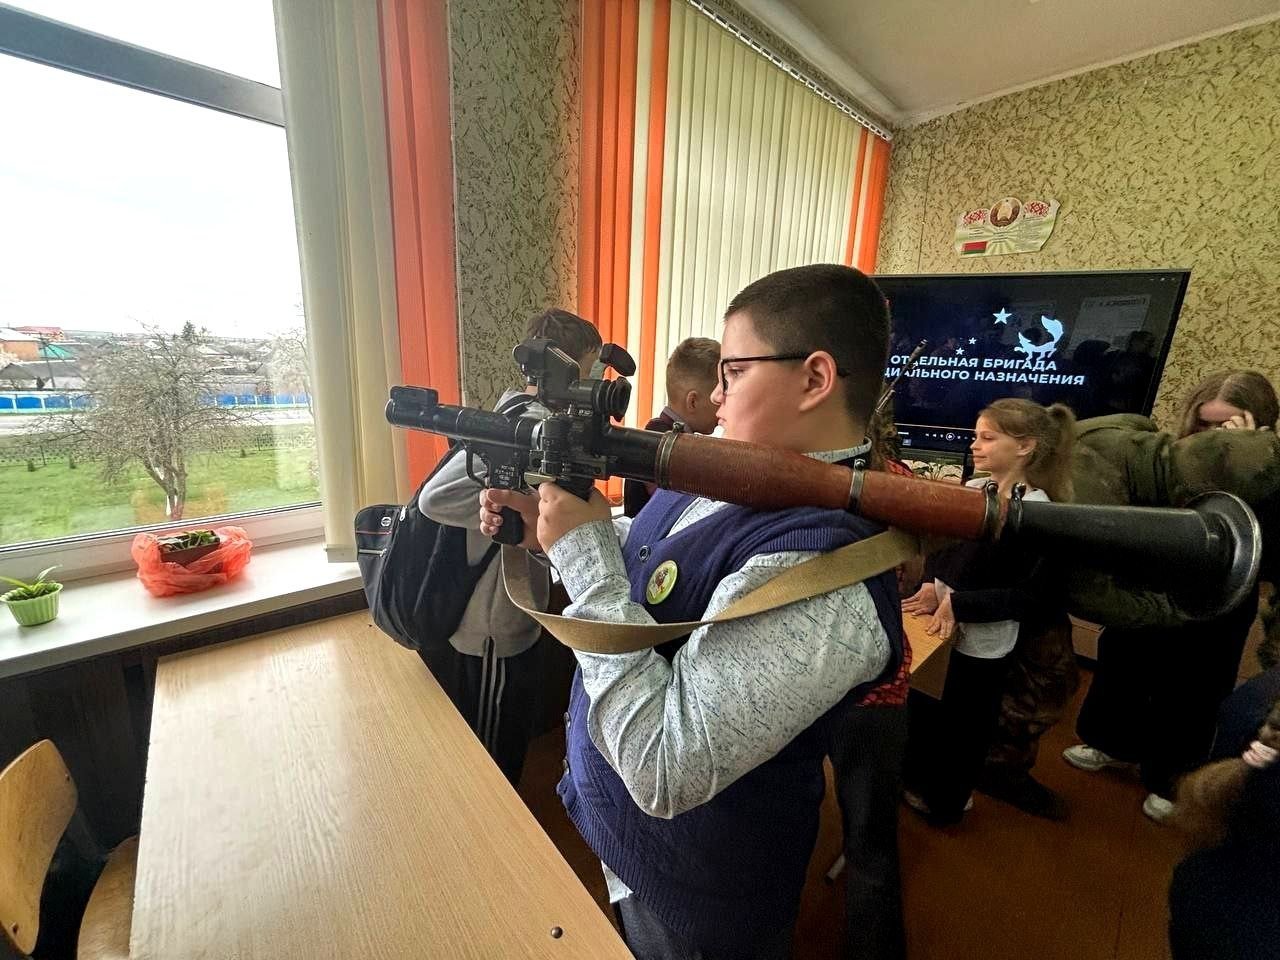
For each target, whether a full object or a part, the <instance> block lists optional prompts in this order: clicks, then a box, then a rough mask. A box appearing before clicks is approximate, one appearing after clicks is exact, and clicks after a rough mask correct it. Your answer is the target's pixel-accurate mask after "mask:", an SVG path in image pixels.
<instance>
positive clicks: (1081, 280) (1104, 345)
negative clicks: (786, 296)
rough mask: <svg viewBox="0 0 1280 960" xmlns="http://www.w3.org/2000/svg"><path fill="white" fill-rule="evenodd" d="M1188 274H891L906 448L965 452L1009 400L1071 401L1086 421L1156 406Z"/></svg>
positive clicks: (893, 343) (893, 370)
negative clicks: (997, 406)
mask: <svg viewBox="0 0 1280 960" xmlns="http://www.w3.org/2000/svg"><path fill="white" fill-rule="evenodd" d="M1190 275H1191V273H1190V271H1189V270H1132V271H1111V272H1103V273H1010V274H951V275H941V274H940V275H934V276H908V275H885V276H879V277H876V278H875V280H876V283H878V284H879V285H880V289H881V290H883V291H884V294H885V296H886V297H887V298H888V300H889V313H890V316H891V317H892V335H891V339H890V350H889V354H890V356H889V365H888V367H887V369H886V370H885V379H886V381H887V382H892V380H893V379H894V377H896V376H897V375H898V373H899V372H900V371H901V370H902V369H903V368H904V366H905V364H906V361H907V359H908V357H909V356H910V355H911V352H912V351H913V350H914V349H915V347H916V345H917V344H919V343H920V341H922V340H927V341H928V346H927V347H926V348H925V350H924V353H923V355H922V356H921V359H920V362H919V363H918V364H917V365H916V366H915V367H914V368H913V369H911V370H910V372H909V373H907V375H905V376H904V377H903V378H902V379H901V380H900V381H899V382H898V386H897V389H896V390H895V392H894V398H893V413H894V419H895V421H896V422H897V424H898V429H899V439H900V441H901V443H902V446H903V448H904V452H905V451H906V450H909V449H913V448H914V449H925V450H939V451H953V452H954V451H960V450H963V449H964V448H965V447H967V446H968V444H969V442H970V441H971V440H972V437H973V425H974V421H975V420H976V419H977V416H978V412H979V411H980V410H981V409H982V408H983V407H984V406H986V405H987V404H988V403H990V402H991V401H993V400H998V399H999V398H1001V397H1024V398H1027V399H1029V400H1034V401H1036V402H1037V403H1044V404H1049V403H1065V404H1067V405H1068V406H1070V407H1071V408H1072V410H1074V411H1075V413H1076V416H1077V417H1079V418H1080V419H1084V418H1086V417H1096V416H1102V415H1104V414H1109V413H1142V414H1148V413H1150V412H1151V404H1152V403H1153V402H1154V400H1155V395H1156V388H1157V387H1158V386H1159V383H1160V375H1161V372H1162V371H1163V370H1164V362H1165V357H1166V355H1167V354H1168V352H1169V344H1170V343H1171V342H1172V340H1173V331H1174V325H1175V324H1176V323H1177V320H1178V311H1179V310H1180V309H1181V307H1182V298H1183V295H1184V294H1185V293H1186V289H1187V281H1188V279H1189V278H1190Z"/></svg>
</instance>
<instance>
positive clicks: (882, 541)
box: [502, 528, 921, 653]
mask: <svg viewBox="0 0 1280 960" xmlns="http://www.w3.org/2000/svg"><path fill="white" fill-rule="evenodd" d="M518 549H519V548H517V547H504V548H503V550H502V573H503V578H504V580H505V581H506V587H507V595H508V596H509V597H510V598H511V602H512V603H514V604H515V605H516V606H517V607H519V608H520V609H521V610H523V611H524V612H525V613H527V614H528V615H529V616H531V617H533V619H534V620H537V621H538V623H540V624H542V625H543V626H544V627H546V629H547V631H548V632H549V633H550V634H551V635H552V636H554V637H555V638H556V639H557V640H559V641H560V642H561V643H563V644H564V645H565V646H567V647H572V648H573V649H575V650H581V651H583V652H584V653H633V652H635V651H637V650H645V649H647V648H649V647H655V646H657V645H658V644H660V643H666V642H667V641H668V640H675V639H677V638H679V637H684V636H687V635H688V634H690V633H692V632H693V631H694V630H696V629H697V628H698V627H701V626H705V625H706V624H709V623H724V622H726V621H729V620H740V619H742V618H743V617H751V616H755V615H756V614H758V613H766V612H768V611H770V610H776V609H777V608H778V607H785V606H786V605H787V604H789V603H796V602H797V601H799V600H808V599H810V598H811V597H817V596H821V595H822V594H824V593H830V592H831V591H833V590H839V589H840V588H841V587H847V586H849V585H850V584H854V583H861V582H862V581H863V580H866V579H868V578H870V577H874V576H876V575H877V574H881V573H884V572H885V571H886V570H892V569H893V568H894V567H896V566H898V565H899V564H902V563H904V562H906V561H907V560H909V559H910V558H911V557H913V556H915V555H917V554H918V553H920V549H921V545H920V538H919V537H917V536H916V535H915V534H910V533H906V532H904V531H902V530H895V529H893V528H890V529H888V530H886V531H885V532H884V533H878V534H876V535H875V536H873V537H868V538H867V539H866V540H860V541H858V542H857V543H853V544H850V545H849V546H847V547H841V548H840V549H839V550H833V551H831V552H830V553H824V554H823V555H821V556H819V557H814V558H813V559H812V560H806V561H805V562H804V563H801V564H797V565H796V566H794V567H791V568H789V569H787V570H785V571H783V572H782V573H780V574H778V576H776V577H774V578H773V579H772V580H770V581H769V582H768V583H765V584H762V585H761V586H759V587H757V588H756V589H754V590H752V591H751V592H750V593H748V594H747V595H746V596H743V597H739V598H738V599H737V600H735V601H734V602H733V603H731V604H729V606H727V607H725V608H724V609H723V610H721V611H720V613H718V614H717V615H716V616H714V617H711V618H710V619H708V620H684V621H681V622H679V623H654V624H635V623H604V622H601V621H597V620H579V619H578V618H576V617H563V616H559V615H557V614H554V613H543V612H542V611H540V610H537V609H535V607H534V603H533V591H532V587H531V585H530V582H529V569H528V564H527V563H525V562H524V560H523V558H521V557H518V556H515V557H513V556H512V551H513V550H518ZM508 559H511V560H513V562H511V563H508V562H507V561H508Z"/></svg>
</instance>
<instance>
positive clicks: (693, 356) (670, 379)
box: [667, 337, 720, 397]
mask: <svg viewBox="0 0 1280 960" xmlns="http://www.w3.org/2000/svg"><path fill="white" fill-rule="evenodd" d="M719 368H720V343H719V341H717V340H712V339H710V338H709V337H689V338H688V339H687V340H682V341H680V345H679V346H678V347H676V348H675V349H674V350H672V351H671V356H670V357H668V358H667V396H668V397H674V396H675V395H676V394H677V393H679V392H680V391H681V390H687V389H689V388H690V387H697V388H701V387H703V386H705V385H707V384H710V387H709V388H708V389H707V395H708V396H710V395H711V390H713V389H715V384H716V380H717V379H718V378H719V376H720V369H719Z"/></svg>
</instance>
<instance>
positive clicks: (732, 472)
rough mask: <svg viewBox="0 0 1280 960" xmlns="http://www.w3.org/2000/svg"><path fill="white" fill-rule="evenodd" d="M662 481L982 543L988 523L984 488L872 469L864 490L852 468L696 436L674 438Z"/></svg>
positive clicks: (757, 503) (736, 499) (763, 505)
mask: <svg viewBox="0 0 1280 960" xmlns="http://www.w3.org/2000/svg"><path fill="white" fill-rule="evenodd" d="M658 483H659V485H661V486H664V487H668V488H669V489H672V490H678V491H680V492H681V493H692V494H694V495H696V496H702V497H710V498H713V499H716V500H725V501H728V502H730V503H739V504H742V505H744V506H748V507H755V508H756V509H758V510H782V509H786V508H788V507H803V506H810V507H824V508H827V509H832V510H853V512H855V513H857V514H859V515H861V516H865V517H869V518H870V519H873V520H879V521H881V522H883V523H887V524H890V525H892V526H895V527H899V528H901V529H903V530H910V531H912V532H917V533H927V534H932V535H935V536H939V537H957V538H961V539H966V540H976V539H980V538H981V537H983V536H984V535H985V534H986V530H987V526H988V523H987V519H986V514H987V505H986V498H985V496H984V495H983V494H982V492H981V491H979V490H972V489H969V488H966V487H962V486H958V485H956V484H953V483H941V482H938V481H934V480H916V479H913V478H911V477H902V476H897V475H895V474H890V473H882V472H880V471H874V470H868V471H863V472H862V474H861V488H860V489H858V488H857V487H858V485H857V484H855V482H854V471H852V470H850V469H849V468H848V467H842V466H838V465H836V464H830V463H823V462H822V461H819V460H814V459H813V458H812V457H806V456H804V455H803V454H799V453H792V452H790V451H785V450H776V449H773V448H770V447H761V446H758V445H756V444H753V443H741V442H739V441H736V440H719V439H712V438H710V437H701V436H697V435H695V434H679V435H677V436H676V437H675V442H674V443H672V445H671V447H670V456H669V458H668V459H667V460H666V462H665V464H663V463H660V464H659V469H658ZM854 501H856V502H854Z"/></svg>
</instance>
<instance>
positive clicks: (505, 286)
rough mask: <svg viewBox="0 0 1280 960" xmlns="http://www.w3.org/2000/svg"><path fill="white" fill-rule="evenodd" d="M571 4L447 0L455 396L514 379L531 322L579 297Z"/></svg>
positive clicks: (493, 393) (487, 390)
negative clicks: (457, 345)
mask: <svg viewBox="0 0 1280 960" xmlns="http://www.w3.org/2000/svg"><path fill="white" fill-rule="evenodd" d="M578 17H579V14H578V2H577V0H519V2H517V0H450V3H449V44H450V51H451V59H452V63H451V73H452V78H453V91H452V93H453V101H452V110H453V151H454V177H455V180H456V194H455V198H456V199H455V202H456V219H457V242H458V322H459V325H460V328H461V329H460V333H461V336H460V340H461V346H462V393H463V402H464V403H469V404H481V405H489V404H492V403H493V402H494V401H495V400H496V399H497V397H498V395H499V394H500V393H501V392H502V390H503V389H504V388H506V387H508V386H511V385H513V384H514V383H515V382H516V377H517V375H518V371H517V369H516V366H515V364H514V363H513V362H512V360H511V348H512V347H513V346H515V345H516V343H518V342H519V341H520V339H521V338H522V336H523V332H524V324H525V323H526V321H527V320H528V319H529V317H530V316H531V315H532V314H534V313H536V312H538V311H540V310H542V309H545V308H546V307H548V306H554V305H563V306H568V307H570V308H572V306H573V305H574V303H575V302H576V300H577V286H578V273H577V262H578V261H577V237H578V137H579V127H580V125H581V124H580V101H579V97H578V34H579V20H578Z"/></svg>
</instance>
